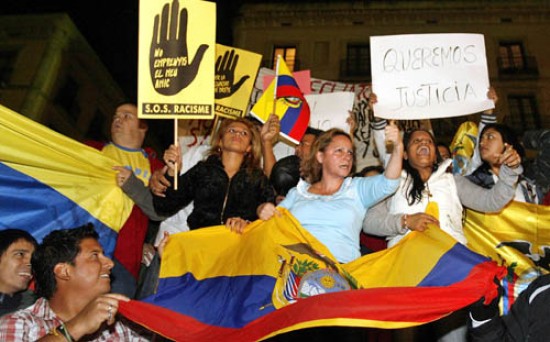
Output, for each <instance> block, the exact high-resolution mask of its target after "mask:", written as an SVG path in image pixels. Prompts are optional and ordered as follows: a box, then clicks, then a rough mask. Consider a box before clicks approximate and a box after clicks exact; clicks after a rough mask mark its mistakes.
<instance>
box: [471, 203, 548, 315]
mask: <svg viewBox="0 0 550 342" xmlns="http://www.w3.org/2000/svg"><path fill="white" fill-rule="evenodd" d="M464 233H465V234H466V238H467V239H468V246H469V247H470V248H472V249H473V250H474V251H476V252H478V253H481V254H483V255H487V256H488V257H490V258H491V259H493V260H495V261H497V262H498V263H501V264H503V265H506V266H507V267H508V276H507V277H506V278H505V279H504V281H503V285H504V286H503V287H504V296H503V297H502V298H503V301H502V303H501V309H502V311H503V313H507V312H508V309H509V308H510V306H511V305H512V304H513V303H514V301H515V299H516V298H517V297H518V296H519V294H520V293H521V292H522V291H523V290H525V289H526V288H527V286H528V285H529V284H530V283H531V282H532V281H533V280H535V279H536V278H537V277H538V276H540V275H543V274H547V273H548V272H550V207H548V206H545V205H537V204H532V203H523V202H516V201H512V202H510V203H509V204H508V205H507V206H506V207H505V208H504V209H503V210H502V211H501V212H499V213H498V214H485V213H480V212H476V211H473V210H466V220H465V223H464Z"/></svg>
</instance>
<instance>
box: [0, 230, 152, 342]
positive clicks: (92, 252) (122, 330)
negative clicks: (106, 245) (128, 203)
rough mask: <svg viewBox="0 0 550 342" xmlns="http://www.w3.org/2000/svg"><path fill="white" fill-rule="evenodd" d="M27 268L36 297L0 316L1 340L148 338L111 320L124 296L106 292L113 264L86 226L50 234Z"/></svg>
mask: <svg viewBox="0 0 550 342" xmlns="http://www.w3.org/2000/svg"><path fill="white" fill-rule="evenodd" d="M32 267H33V273H34V276H35V278H36V292H37V294H38V295H39V296H40V297H41V298H39V299H38V300H37V301H36V303H34V304H33V305H31V306H29V307H28V308H26V309H23V310H19V311H16V312H14V313H12V314H8V315H5V316H3V317H2V318H0V340H1V341H36V340H40V341H77V340H80V339H84V340H86V341H148V340H149V339H148V338H146V336H142V335H141V334H140V333H138V332H137V327H136V326H133V327H130V325H131V324H132V323H131V322H129V321H125V320H124V318H123V317H117V316H116V313H117V311H118V303H119V301H121V300H122V301H127V300H128V298H126V297H125V296H122V295H119V294H112V293H109V291H110V290H111V280H110V274H111V269H112V268H113V262H112V261H111V259H109V258H108V257H107V256H105V255H104V254H103V249H102V248H101V246H100V244H99V242H98V235H97V233H96V232H95V231H94V229H93V227H92V226H91V225H87V226H83V227H79V228H75V229H65V230H56V231H53V232H51V233H50V234H49V235H48V236H46V237H45V238H44V241H43V242H42V243H41V244H40V245H39V246H38V247H37V249H36V251H35V252H34V254H33V256H32Z"/></svg>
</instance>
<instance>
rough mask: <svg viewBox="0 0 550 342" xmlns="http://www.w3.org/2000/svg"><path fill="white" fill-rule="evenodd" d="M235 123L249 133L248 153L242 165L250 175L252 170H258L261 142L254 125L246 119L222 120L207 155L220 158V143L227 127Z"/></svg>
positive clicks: (260, 158)
mask: <svg viewBox="0 0 550 342" xmlns="http://www.w3.org/2000/svg"><path fill="white" fill-rule="evenodd" d="M235 122H238V123H241V124H243V125H245V126H246V128H247V129H248V131H249V132H250V152H247V153H246V154H245V157H244V161H243V163H244V166H245V167H246V169H247V171H248V172H250V173H251V172H252V171H253V170H254V169H260V162H261V160H262V145H261V144H262V142H261V139H260V133H259V132H258V130H257V129H256V127H254V124H252V123H251V122H250V121H248V120H246V119H243V118H237V119H224V120H223V121H222V123H221V124H220V127H219V128H218V130H217V131H216V133H215V135H214V139H213V140H212V147H211V148H210V150H209V151H208V155H209V156H212V155H215V156H218V157H221V155H222V152H223V151H222V147H221V141H222V139H223V136H224V134H226V133H227V129H228V127H229V126H230V125H231V124H232V123H235Z"/></svg>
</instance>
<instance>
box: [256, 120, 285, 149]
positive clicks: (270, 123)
mask: <svg viewBox="0 0 550 342" xmlns="http://www.w3.org/2000/svg"><path fill="white" fill-rule="evenodd" d="M280 132H281V124H280V121H279V117H278V116H277V115H275V114H271V115H270V116H269V118H268V119H267V121H266V122H265V123H264V124H263V125H262V130H261V131H260V135H261V138H262V142H263V143H264V144H265V143H268V142H270V143H271V144H275V142H276V141H277V137H278V136H279V133H280Z"/></svg>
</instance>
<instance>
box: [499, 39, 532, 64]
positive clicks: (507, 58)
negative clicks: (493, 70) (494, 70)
mask: <svg viewBox="0 0 550 342" xmlns="http://www.w3.org/2000/svg"><path fill="white" fill-rule="evenodd" d="M498 54H499V60H500V63H499V66H500V68H501V69H505V70H510V69H513V70H518V69H519V70H522V69H525V53H524V51H523V43H522V42H501V43H500V46H499V48H498Z"/></svg>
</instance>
